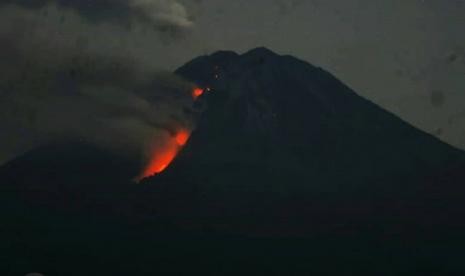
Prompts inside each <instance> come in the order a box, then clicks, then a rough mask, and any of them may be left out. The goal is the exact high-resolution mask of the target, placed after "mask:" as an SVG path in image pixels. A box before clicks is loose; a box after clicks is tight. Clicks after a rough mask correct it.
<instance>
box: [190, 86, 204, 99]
mask: <svg viewBox="0 0 465 276" xmlns="http://www.w3.org/2000/svg"><path fill="white" fill-rule="evenodd" d="M202 94H203V89H202V88H195V89H194V91H192V97H193V98H194V99H197V98H198V97H200V96H202Z"/></svg>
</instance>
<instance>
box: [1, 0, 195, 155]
mask: <svg viewBox="0 0 465 276" xmlns="http://www.w3.org/2000/svg"><path fill="white" fill-rule="evenodd" d="M8 2H10V3H8ZM14 2H15V3H17V4H11V3H13V1H6V2H5V1H3V2H2V4H0V60H2V62H1V63H0V164H2V163H4V162H6V161H8V160H9V159H11V158H14V157H15V156H17V155H18V154H21V153H23V152H25V151H27V150H30V149H32V148H34V147H37V146H40V145H43V144H46V143H50V142H53V141H56V140H65V141H66V140H81V141H86V142H89V143H93V144H95V145H98V146H101V147H105V148H107V149H110V150H113V151H116V152H118V153H122V154H127V155H130V156H135V155H136V154H137V155H139V156H140V154H141V153H143V152H144V149H145V148H148V147H152V148H153V147H154V143H155V144H157V143H158V142H159V143H160V145H161V144H162V143H163V141H164V139H166V137H168V136H173V135H175V132H176V129H177V128H178V127H180V126H182V127H183V128H190V127H192V119H191V118H189V117H187V116H186V115H185V112H184V111H183V110H185V108H186V107H189V106H190V105H191V103H192V98H191V90H192V84H190V83H187V82H185V81H183V80H181V79H179V78H177V77H176V76H174V75H172V74H170V73H164V72H161V71H159V70H158V69H157V64H153V62H151V61H153V60H154V57H153V56H151V58H150V59H148V58H147V53H146V52H139V51H138V50H137V49H138V48H137V44H138V43H140V42H138V41H132V38H133V36H131V30H130V29H128V28H126V26H123V25H121V24H120V23H119V22H117V20H116V21H115V20H114V19H115V18H118V17H117V16H116V15H119V16H122V18H125V19H126V20H127V22H133V23H134V22H136V23H137V24H139V27H140V28H146V27H148V26H149V28H150V27H153V26H156V27H157V28H155V29H153V28H150V29H151V30H152V32H153V35H160V33H162V32H163V31H164V30H165V29H164V28H170V29H171V30H178V29H184V28H188V27H190V26H191V24H192V23H191V22H190V21H189V20H188V19H187V15H186V11H185V9H184V8H183V7H182V6H181V5H180V4H178V3H176V2H174V1H168V0H158V1H149V0H129V1H122V0H115V1H113V0H112V1H109V0H96V1H59V0H56V1H45V0H43V1H32V0H31V1H26V0H24V1H14ZM90 3H92V5H93V7H94V8H90V7H88V6H87V5H90ZM95 7H101V8H102V9H100V10H99V11H100V12H101V13H103V15H102V16H100V17H98V20H97V21H95V20H96V18H97V15H96V14H93V13H96V12H95V11H94V9H95ZM103 7H106V8H107V9H103ZM88 10H92V14H90V13H87V11H88ZM118 11H123V12H120V13H119V14H118ZM115 14H116V15H115ZM114 15H115V16H116V17H114ZM162 35H163V34H162ZM153 55H155V56H156V55H157V53H153ZM155 59H156V58H155ZM147 60H150V62H148V61H147ZM142 157H143V156H142Z"/></svg>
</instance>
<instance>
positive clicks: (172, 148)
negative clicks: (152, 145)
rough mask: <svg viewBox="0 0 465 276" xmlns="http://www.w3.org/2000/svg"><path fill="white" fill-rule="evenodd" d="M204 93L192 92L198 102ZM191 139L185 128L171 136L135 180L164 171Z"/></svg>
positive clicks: (157, 149) (202, 90)
mask: <svg viewBox="0 0 465 276" xmlns="http://www.w3.org/2000/svg"><path fill="white" fill-rule="evenodd" d="M207 90H209V88H207ZM204 91H205V90H204V89H203V88H199V87H196V88H194V89H193V90H192V97H193V99H194V100H196V99H197V98H198V97H200V96H201V95H202V94H203V93H204ZM189 137H190V131H189V130H187V129H185V128H181V129H179V130H178V131H177V132H176V134H175V135H173V136H170V138H169V139H168V141H166V142H165V145H164V146H163V147H161V148H156V149H155V150H153V152H152V153H151V157H150V158H149V161H148V163H147V165H146V166H145V168H144V170H143V171H142V173H141V174H140V175H138V176H137V177H136V178H135V180H136V181H137V182H139V181H141V180H142V179H144V178H147V177H150V176H154V175H156V174H159V173H161V172H162V171H164V170H165V169H166V168H167V167H168V166H169V165H170V163H171V162H172V161H173V160H174V158H175V157H176V155H177V154H178V153H179V151H180V150H181V149H182V147H183V146H184V145H185V144H186V143H187V141H188V140H189Z"/></svg>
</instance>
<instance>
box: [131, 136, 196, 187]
mask: <svg viewBox="0 0 465 276" xmlns="http://www.w3.org/2000/svg"><path fill="white" fill-rule="evenodd" d="M189 136H190V133H189V131H187V130H186V129H181V130H179V131H178V132H177V133H176V135H174V136H172V137H170V138H169V140H168V141H167V142H166V143H165V145H164V147H162V148H157V149H156V150H154V151H153V153H152V156H151V157H150V160H149V162H148V163H147V166H146V167H145V169H144V170H143V171H142V173H141V174H140V175H139V176H138V177H136V179H135V180H136V181H141V180H142V179H144V178H147V177H149V176H153V175H156V174H159V173H161V172H162V171H164V170H165V169H166V168H167V167H168V166H169V165H170V163H171V162H172V161H173V160H174V158H175V157H176V155H177V154H178V153H179V151H180V150H181V149H182V147H183V146H184V145H185V144H186V143H187V140H189Z"/></svg>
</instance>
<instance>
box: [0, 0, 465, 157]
mask: <svg viewBox="0 0 465 276" xmlns="http://www.w3.org/2000/svg"><path fill="white" fill-rule="evenodd" d="M18 4H19V5H18ZM464 15H465V1H464V0H390V1H381V0H235V1H230V0H112V1H109V0H79V1H78V0H69V1H65V0H5V1H2V2H0V40H1V42H2V51H1V53H2V54H4V55H5V57H6V58H8V57H9V58H11V57H12V55H11V53H14V54H16V55H18V56H19V57H20V58H19V59H11V62H12V64H10V65H8V64H7V65H3V66H0V70H7V71H10V74H11V76H12V77H9V76H10V75H8V74H2V76H3V77H2V76H0V84H2V85H5V87H9V85H11V84H13V85H15V86H14V87H15V89H16V90H18V89H19V90H21V91H26V95H28V93H29V94H30V93H32V94H34V93H37V91H38V89H36V88H37V87H36V86H35V85H37V82H36V79H38V78H39V77H40V74H42V73H43V72H44V70H45V69H46V70H45V72H52V73H53V74H51V73H50V74H49V75H47V73H44V74H45V75H46V76H45V77H44V78H48V79H47V80H48V81H49V82H52V83H56V82H57V81H58V82H60V80H59V79H58V80H57V79H54V78H55V77H56V76H61V74H56V72H61V71H67V70H68V71H69V68H68V67H69V66H70V65H69V64H68V63H69V60H76V58H77V60H78V61H79V62H81V63H82V62H87V61H86V59H88V60H90V61H91V63H92V62H93V63H95V64H97V65H96V66H95V68H97V69H98V70H97V69H95V68H94V69H95V70H94V69H92V70H93V71H92V72H91V74H90V75H88V76H87V75H86V76H87V77H89V78H90V79H87V77H85V78H84V79H83V80H82V82H81V83H80V84H79V85H81V86H82V85H84V86H82V87H81V88H82V89H81V88H80V89H81V90H82V91H84V92H85V93H87V94H89V87H88V83H89V81H90V82H92V78H97V79H101V78H102V77H103V78H109V79H112V78H120V77H118V76H117V75H114V76H113V77H112V76H110V75H111V74H120V73H117V72H112V71H110V72H108V70H107V69H105V68H107V67H105V66H107V65H106V64H109V65H111V64H115V63H118V64H121V62H122V60H124V61H123V68H125V70H129V71H128V72H129V73H130V74H129V75H128V74H126V77H127V78H128V80H127V81H128V83H129V84H128V85H127V90H126V92H124V93H125V94H124V95H126V96H127V97H133V92H134V89H142V88H141V87H149V85H152V84H149V83H148V82H147V81H146V80H145V79H141V78H140V77H139V76H140V74H139V73H137V74H136V71H134V70H135V69H132V68H138V69H137V70H140V72H143V74H142V75H144V76H145V75H147V73H149V74H152V72H155V71H159V70H174V69H176V68H177V67H179V66H181V65H182V64H183V63H185V62H187V61H189V60H190V59H192V58H194V57H196V56H198V55H202V54H209V53H212V52H214V51H217V50H234V51H237V52H239V53H242V52H245V51H247V50H249V49H251V48H254V47H258V46H265V47H268V48H270V49H272V50H274V51H276V52H278V53H281V54H291V55H294V56H296V57H298V58H301V59H304V60H306V61H308V62H310V63H312V64H314V65H317V66H321V67H323V68H325V69H326V70H328V71H330V72H331V73H333V74H334V75H336V77H338V78H339V79H341V80H342V81H344V82H345V83H347V84H348V85H349V86H351V87H352V88H353V89H354V90H356V91H357V92H358V93H359V94H360V95H362V96H364V97H366V98H368V99H370V100H372V101H374V102H375V103H377V104H379V105H381V106H382V107H384V108H386V109H388V110H390V111H392V112H393V113H395V114H397V115H399V116H400V117H401V118H403V119H404V120H406V121H408V122H410V123H412V124H413V125H415V126H417V127H419V128H421V129H423V130H425V131H427V132H429V133H433V134H434V135H436V136H437V137H439V138H441V139H443V140H444V141H446V142H448V143H450V144H453V145H455V146H458V147H461V148H463V149H465V36H464V35H463V26H465V16H464ZM5 42H6V43H5ZM5 45H6V46H5ZM8 47H10V48H8ZM10 52H11V53H10ZM83 56H84V57H86V59H84V61H82V60H80V58H81V57H83ZM101 58H103V63H102V62H101V61H100V60H101ZM121 58H123V59H121ZM3 60H4V59H3ZM17 60H25V61H27V60H32V61H34V62H35V63H34V64H35V65H37V66H36V67H34V68H33V70H32V69H26V71H27V72H26V75H32V77H30V79H31V81H30V82H28V81H24V79H23V75H24V68H30V65H29V63H27V62H26V63H24V64H22V63H18V62H16V61H17ZM126 60H127V61H126ZM79 62H78V63H79ZM126 63H127V64H126ZM4 64H6V63H5V62H4ZM24 66H26V67H24ZM12 68H14V70H12ZM99 68H100V69H99ZM34 70H37V72H38V73H37V74H36V73H35V72H36V71H34ZM47 70H48V71H47ZM83 70H84V69H83ZM7 71H5V72H7ZM5 72H4V73H5ZM11 72H13V73H11ZM137 72H139V71H137ZM86 74H87V73H86ZM37 76H39V77H37ZM14 78H18V79H19V80H21V81H18V82H17V83H12V81H11V80H12V79H14ZM38 80H40V78H39V79H38ZM156 82H157V85H155V86H157V87H165V86H166V85H165V83H170V87H173V89H176V90H179V91H182V90H183V89H184V88H183V87H184V84H183V85H179V84H177V83H175V84H173V81H171V80H167V79H166V78H165V77H158V78H157V79H156ZM19 83H21V85H20V86H17V85H16V84H19ZM99 85H100V86H99V88H98V89H97V91H100V89H101V88H102V89H108V88H109V87H110V88H112V87H111V85H109V84H108V83H104V84H99ZM18 87H19V88H18ZM54 87H55V86H54ZM55 88H56V87H55ZM92 89H94V88H92ZM112 89H113V88H112ZM144 89H148V88H144ZM13 90H14V89H13ZM19 90H18V91H16V92H20V91H19ZM39 90H40V89H39ZM110 90H111V89H110ZM5 91H6V90H5ZM31 91H32V92H31ZM82 91H81V92H82ZM92 91H93V90H92ZM112 91H113V90H112ZM0 92H2V91H0ZM55 92H59V91H55ZM84 92H83V93H84ZM284 92H285V91H284ZM47 93H49V92H47ZM111 93H113V92H111ZM118 93H120V92H118ZM87 94H86V95H87ZM158 94H159V95H162V93H161V92H160V93H158ZM46 95H47V97H51V95H50V94H46ZM144 95H145V94H144ZM0 96H1V94H0ZM136 96H138V97H139V96H140V95H136ZM24 97H25V98H27V100H24ZM24 97H20V98H14V97H13V98H12V99H13V101H15V102H16V103H19V105H18V106H19V107H18V110H20V109H24V108H25V107H26V109H28V108H29V107H28V106H32V107H33V108H35V107H36V103H35V102H34V101H32V102H31V101H30V99H29V98H30V97H29V96H24ZM144 97H145V96H144ZM52 99H55V98H53V97H52ZM144 99H145V98H144ZM144 99H140V98H137V100H138V101H139V100H144ZM165 102H166V100H165ZM25 103H26V104H25ZM53 103H54V102H53V101H50V102H47V104H50V105H51V106H55V105H53ZM0 104H1V103H0ZM112 104H113V105H114V104H118V105H119V104H120V103H112ZM94 105H95V106H96V108H97V107H99V106H100V105H97V104H95V103H94ZM145 105H147V104H145ZM166 105H167V106H170V105H171V104H170V103H169V102H168V103H167V104H166ZM9 106H11V104H9ZM44 106H45V107H47V108H43V109H39V111H35V112H39V113H40V112H43V111H44V110H45V111H47V112H48V110H49V108H48V106H49V105H44ZM125 108H127V109H130V108H132V106H126V107H125ZM76 109H79V108H77V107H76ZM158 110H161V111H155V113H154V114H151V113H150V114H149V113H147V114H144V116H141V117H140V118H138V120H139V121H144V122H145V121H147V120H148V119H150V120H152V119H153V118H159V117H161V118H164V117H170V118H171V117H173V114H171V113H169V112H167V111H166V110H167V109H166V108H160V107H159V109H158ZM18 112H19V113H18V114H21V115H22V116H23V115H24V112H22V111H18ZM157 112H158V113H157ZM0 113H1V112H0ZM52 113H53V112H52ZM5 114H6V115H7V119H5V120H6V122H8V123H9V124H11V125H12V128H13V129H15V130H17V131H18V135H16V134H14V135H13V136H14V137H15V138H14V139H13V138H12V137H13V136H12V137H9V136H8V135H6V137H3V136H5V133H7V132H5V131H3V136H2V134H1V133H0V139H2V140H1V141H10V142H11V141H15V143H16V144H20V143H19V141H22V140H24V143H25V144H26V145H29V144H28V143H30V140H31V139H30V137H29V134H23V133H24V130H23V129H22V128H23V127H22V128H21V129H19V128H18V127H17V125H18V122H17V120H16V119H14V120H10V119H9V118H8V116H10V115H11V114H12V113H11V112H9V113H8V114H7V113H5ZM0 115H1V114H0ZM72 115H73V117H72V118H73V119H75V117H76V116H75V114H72ZM28 116H29V115H27V116H23V117H24V118H26V119H27V118H29V117H28ZM147 116H148V117H149V118H147ZM10 118H11V116H10ZM44 118H48V117H44ZM65 118H66V116H65ZM0 119H2V118H1V116H0ZM26 119H24V120H26ZM97 119H99V120H100V119H101V118H100V117H98V118H97ZM105 119H106V118H105ZM44 120H45V119H44ZM150 120H149V121H150ZM26 121H30V120H29V119H27V120H26ZM45 121H47V120H45ZM155 121H156V124H157V125H159V124H163V123H164V121H163V122H159V121H160V120H158V119H157V120H155ZM126 124H127V122H126V121H125V122H124V125H123V126H121V122H118V126H119V128H121V129H123V130H124V129H126V127H127V125H126ZM4 125H5V124H4ZM41 127H42V126H41ZM92 127H94V126H93V125H92ZM131 127H133V124H131ZM156 127H158V126H156ZM26 129H27V130H28V131H31V128H28V127H26ZM73 131H75V130H74V129H73ZM79 131H81V130H79ZM85 131H86V132H87V130H85ZM9 133H12V132H9ZM48 134H49V131H47V133H46V135H45V136H47V135H48ZM2 137H3V138H2ZM136 138H137V137H136ZM1 146H3V148H4V149H6V151H5V152H2V149H1V148H0V163H1V162H2V159H5V157H4V156H7V157H6V158H8V156H12V155H15V154H17V152H18V151H17V150H13V151H12V152H9V149H11V146H10V145H7V144H2V145H1ZM19 148H21V149H23V150H25V149H26V148H27V146H24V147H23V146H19Z"/></svg>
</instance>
